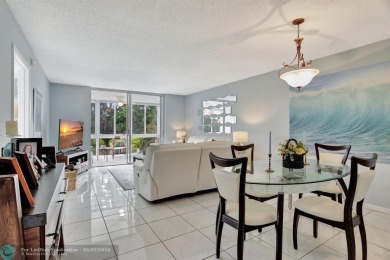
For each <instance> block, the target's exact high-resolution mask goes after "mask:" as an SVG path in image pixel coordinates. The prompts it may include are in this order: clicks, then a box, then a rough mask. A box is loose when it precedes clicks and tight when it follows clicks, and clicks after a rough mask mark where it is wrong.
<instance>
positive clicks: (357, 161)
mask: <svg viewBox="0 0 390 260" xmlns="http://www.w3.org/2000/svg"><path fill="white" fill-rule="evenodd" d="M377 159H378V155H377V154H376V153H374V154H373V155H372V157H371V158H367V159H366V158H359V157H355V156H352V157H351V178H350V180H349V187H348V191H347V194H346V200H345V206H344V213H345V214H344V215H345V216H347V214H352V205H353V202H357V203H358V204H359V203H360V204H362V203H363V200H364V198H365V196H366V194H367V192H368V189H369V187H370V185H371V183H372V181H373V179H374V177H375V165H376V161H377ZM359 165H360V166H364V167H367V168H369V169H368V170H366V171H363V172H359V170H358V168H359V167H358V166H359ZM360 206H361V205H360Z"/></svg>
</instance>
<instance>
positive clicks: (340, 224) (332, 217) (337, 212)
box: [293, 153, 378, 260]
mask: <svg viewBox="0 0 390 260" xmlns="http://www.w3.org/2000/svg"><path fill="white" fill-rule="evenodd" d="M377 158H378V155H377V154H376V153H374V154H373V155H372V157H371V158H368V159H365V158H359V157H355V156H352V158H351V177H350V181H349V187H348V190H347V191H346V199H345V203H344V205H343V204H340V203H338V202H336V201H333V200H330V199H327V198H324V197H317V196H308V197H304V198H302V199H299V200H297V201H296V202H295V211H294V222H293V243H294V249H297V248H298V243H297V232H298V221H299V217H300V216H304V217H307V218H311V219H313V220H316V221H320V222H323V223H325V224H328V225H331V226H333V227H337V228H340V229H343V230H345V234H346V239H347V248H348V260H354V259H355V258H356V249H355V236H354V232H353V229H354V227H356V226H359V231H360V237H361V241H362V253H363V254H362V256H363V260H366V259H367V237H366V230H365V227H364V220H363V202H364V198H365V196H366V194H367V192H368V189H369V187H370V185H371V183H372V181H373V179H374V177H375V165H376V161H377ZM358 166H364V167H367V168H369V169H368V170H367V169H365V170H364V171H360V170H358ZM359 168H360V167H359ZM354 203H356V211H354V210H353V204H354Z"/></svg>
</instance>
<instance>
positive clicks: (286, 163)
mask: <svg viewBox="0 0 390 260" xmlns="http://www.w3.org/2000/svg"><path fill="white" fill-rule="evenodd" d="M291 157H292V158H291ZM283 167H285V168H289V169H302V168H303V167H304V160H303V155H297V154H293V155H290V156H286V157H285V158H283Z"/></svg>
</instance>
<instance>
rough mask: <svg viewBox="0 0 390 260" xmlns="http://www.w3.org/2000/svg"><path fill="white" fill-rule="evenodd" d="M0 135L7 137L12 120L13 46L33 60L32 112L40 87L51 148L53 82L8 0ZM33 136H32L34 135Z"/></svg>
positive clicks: (3, 18)
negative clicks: (6, 126) (33, 94)
mask: <svg viewBox="0 0 390 260" xmlns="http://www.w3.org/2000/svg"><path fill="white" fill-rule="evenodd" d="M0 35H1V37H0V57H1V59H0V90H1V95H0V135H4V134H5V121H7V120H11V119H12V118H11V111H12V104H11V99H12V98H11V97H12V81H13V79H12V71H13V48H12V46H13V44H15V46H16V47H17V48H18V50H19V51H20V52H21V54H22V56H23V57H24V59H25V60H27V61H30V59H33V60H34V61H35V62H34V64H33V66H32V68H31V91H30V93H31V97H30V98H31V102H30V103H31V104H30V107H31V111H32V93H33V91H32V89H33V88H36V89H37V90H38V91H39V92H40V93H41V94H42V96H43V124H42V127H43V129H42V137H43V144H44V145H49V144H50V142H49V129H50V128H49V124H48V122H49V102H50V99H49V82H48V80H47V78H46V75H45V73H44V72H43V70H42V68H41V66H40V65H39V62H38V60H37V58H36V57H35V55H34V53H33V51H32V49H31V47H30V45H29V43H28V42H27V40H26V38H25V37H24V34H23V32H22V31H21V29H20V28H19V25H18V23H17V22H16V20H15V18H14V16H13V14H12V12H11V10H10V9H9V8H8V5H7V4H6V3H5V1H4V0H0ZM30 137H31V136H30ZM7 142H9V138H5V137H1V138H0V146H4V144H5V143H7Z"/></svg>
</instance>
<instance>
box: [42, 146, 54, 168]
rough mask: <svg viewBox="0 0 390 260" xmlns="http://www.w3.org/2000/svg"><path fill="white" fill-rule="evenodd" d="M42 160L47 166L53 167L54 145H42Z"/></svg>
mask: <svg viewBox="0 0 390 260" xmlns="http://www.w3.org/2000/svg"><path fill="white" fill-rule="evenodd" d="M42 160H43V161H44V162H45V163H46V164H47V165H48V167H51V168H54V167H55V166H56V164H57V156H56V148H55V147H54V146H42Z"/></svg>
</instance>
